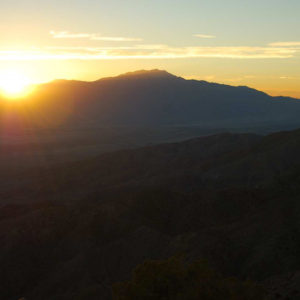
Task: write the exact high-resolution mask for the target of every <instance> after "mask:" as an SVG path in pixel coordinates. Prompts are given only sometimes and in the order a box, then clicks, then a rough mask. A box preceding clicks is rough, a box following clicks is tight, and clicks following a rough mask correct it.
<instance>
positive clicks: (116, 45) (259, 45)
mask: <svg viewBox="0 0 300 300" xmlns="http://www.w3.org/2000/svg"><path fill="white" fill-rule="evenodd" d="M0 20H1V21H0V75H1V72H2V74H4V76H5V72H8V71H9V70H18V71H19V72H22V73H23V74H25V75H26V77H28V78H30V80H31V82H34V83H39V82H46V81H50V80H53V79H62V78H64V79H78V80H88V81H90V80H96V79H99V78H102V77H106V76H115V75H118V74H121V73H125V72H129V71H134V70H140V69H164V70H167V71H168V72H170V73H173V74H175V75H178V76H182V77H185V78H187V79H191V78H193V79H199V80H207V81H211V82H219V83H225V84H230V85H247V86H250V87H253V88H256V89H259V90H263V91H265V92H267V93H269V94H272V95H287V96H293V97H298V98H300V1H299V0H285V1H282V0H251V1H249V0H226V1H224V0H205V1H203V0H109V1H108V0H105V1H104V0H67V1H66V0H60V1H59V0H39V1H37V0H10V1H1V3H0ZM2 77H3V76H2ZM0 78H1V76H0Z"/></svg>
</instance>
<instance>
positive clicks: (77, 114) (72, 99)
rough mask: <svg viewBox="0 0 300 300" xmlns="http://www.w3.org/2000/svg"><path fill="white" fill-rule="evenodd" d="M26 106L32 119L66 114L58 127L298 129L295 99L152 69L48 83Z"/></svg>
mask: <svg viewBox="0 0 300 300" xmlns="http://www.w3.org/2000/svg"><path fill="white" fill-rule="evenodd" d="M29 100H33V102H35V103H34V105H32V106H30V105H31V104H30V101H27V102H26V106H27V108H26V109H29V111H31V113H32V115H34V116H35V117H36V118H35V119H39V118H41V117H42V118H43V117H44V116H45V115H49V117H48V119H49V120H52V119H55V118H56V116H57V112H58V111H59V110H61V111H62V113H63V114H65V112H67V118H65V120H64V121H67V122H68V124H76V125H77V124H78V123H79V122H80V124H81V126H84V125H85V124H91V123H92V124H94V125H97V126H108V125H117V126H120V125H126V126H128V125H130V126H161V125H169V126H170V125H172V126H174V125H176V126H181V125H184V126H195V125H196V126H202V127H210V128H212V127H213V128H236V127H239V128H241V127H243V128H245V127H250V126H251V127H258V126H269V127H271V126H272V127H276V130H282V129H286V128H288V129H290V128H295V127H297V126H299V125H300V119H299V115H300V101H298V100H296V99H292V98H288V97H271V96H269V95H267V94H265V93H263V92H260V91H257V90H255V89H252V88H249V87H245V86H240V87H234V86H229V85H223V84H217V83H209V82H205V81H196V80H185V79H183V78H181V77H176V76H174V75H172V74H170V73H168V72H166V71H162V70H157V69H155V70H149V71H147V70H140V71H136V72H130V73H125V74H122V75H120V76H117V77H110V78H104V79H100V80H97V81H94V82H81V81H58V82H52V83H49V84H46V85H43V86H42V87H41V88H37V90H36V93H35V94H33V95H31V96H30V99H29ZM45 103H46V104H47V105H44V104H45ZM39 104H40V106H41V107H39ZM41 110H45V111H44V112H43V113H41ZM52 113H53V116H52V115H51V114H52ZM42 121H43V120H41V121H39V124H41V123H42ZM286 126H290V127H286Z"/></svg>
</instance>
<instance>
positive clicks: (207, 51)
mask: <svg viewBox="0 0 300 300" xmlns="http://www.w3.org/2000/svg"><path fill="white" fill-rule="evenodd" d="M298 52H299V51H298V50H297V49H294V48H285V47H170V46H167V45H135V46H132V47H45V48H34V49H33V48H31V49H28V50H18V51H16V50H2V51H1V50H0V60H2V61H3V60H10V61H13V60H17V61H18V60H19V61H21V60H109V59H180V58H230V59H271V58H272V59H274V58H278V59H279V58H290V57H294V56H295V55H296V53H298Z"/></svg>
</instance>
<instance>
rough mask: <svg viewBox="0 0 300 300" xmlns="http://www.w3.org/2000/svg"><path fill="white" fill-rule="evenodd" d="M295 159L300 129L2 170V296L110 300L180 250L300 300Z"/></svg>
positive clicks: (299, 162)
mask: <svg viewBox="0 0 300 300" xmlns="http://www.w3.org/2000/svg"><path fill="white" fill-rule="evenodd" d="M299 151H300V131H299V130H295V131H290V132H279V133H274V134H270V135H267V136H260V135H256V134H248V133H247V134H231V133H222V134H216V135H212V136H207V137H200V138H196V139H191V140H188V141H184V142H179V143H168V144H162V145H156V146H151V147H143V148H140V149H132V150H120V151H115V152H110V153H106V154H101V155H99V156H97V157H94V158H89V159H84V160H81V161H77V162H64V163H56V164H54V165H49V166H48V167H40V166H33V167H27V168H23V169H22V170H20V169H19V170H15V171H14V170H12V169H7V170H6V171H5V172H4V171H3V172H2V173H1V176H2V177H1V184H2V187H1V203H2V204H1V206H0V243H1V245H3V246H2V247H1V248H0V264H1V269H0V283H1V284H0V294H1V297H2V298H1V299H4V300H12V299H18V298H21V297H25V298H29V299H45V300H48V299H49V300H50V299H60V300H69V299H78V300H80V299H95V300H96V299H111V285H112V284H113V283H115V282H118V281H120V280H121V281H122V280H126V279H129V277H130V276H131V272H132V270H133V269H134V268H135V267H136V266H137V265H138V264H141V263H143V262H144V261H145V260H146V259H165V258H168V257H171V256H173V255H175V254H177V253H184V254H185V256H186V259H187V260H188V261H190V260H194V259H205V260H207V261H208V262H209V263H210V264H211V265H212V266H213V267H214V268H215V269H216V270H218V271H219V272H221V273H222V274H223V275H224V276H226V277H231V276H234V277H237V278H240V279H243V280H244V279H251V280H252V281H255V282H259V283H260V284H262V285H263V286H264V287H265V289H266V290H267V293H268V294H269V296H270V298H268V299H278V298H280V297H281V298H282V299H299V295H300V291H299V284H300V281H299V279H300V276H299V274H300V273H299V270H300V260H299V251H300V223H299V213H300V206H299V192H300V190H299V187H300V184H299V183H300V172H299V166H300V159H299ZM9 177H11V178H12V179H13V180H11V181H7V180H8V178H9ZM297 297H298V298H297Z"/></svg>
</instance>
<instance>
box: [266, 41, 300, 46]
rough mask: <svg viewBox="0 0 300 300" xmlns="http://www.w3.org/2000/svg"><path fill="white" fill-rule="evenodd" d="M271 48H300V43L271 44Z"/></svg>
mask: <svg viewBox="0 0 300 300" xmlns="http://www.w3.org/2000/svg"><path fill="white" fill-rule="evenodd" d="M269 46H271V47H299V46H300V42H276V43H271V44H269Z"/></svg>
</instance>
